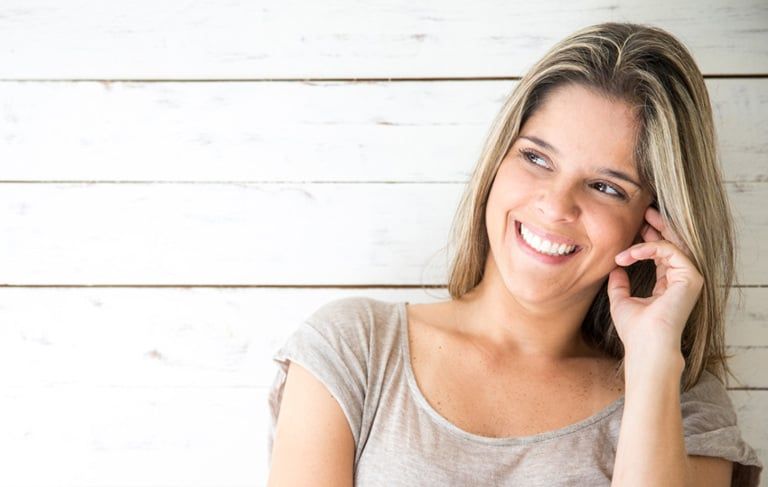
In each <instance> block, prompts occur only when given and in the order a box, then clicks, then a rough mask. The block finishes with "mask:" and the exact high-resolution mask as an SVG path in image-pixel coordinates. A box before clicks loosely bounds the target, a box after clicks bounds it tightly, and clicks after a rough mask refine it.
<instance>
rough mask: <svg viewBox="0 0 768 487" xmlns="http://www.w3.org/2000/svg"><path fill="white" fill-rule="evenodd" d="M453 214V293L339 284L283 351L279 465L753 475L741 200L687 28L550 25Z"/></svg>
mask: <svg viewBox="0 0 768 487" xmlns="http://www.w3.org/2000/svg"><path fill="white" fill-rule="evenodd" d="M453 228H454V236H455V242H456V248H455V253H454V261H453V264H452V266H451V270H450V277H449V283H448V290H449V292H450V295H451V299H450V300H448V301H444V302H438V303H432V304H410V303H389V302H385V301H379V300H374V299H370V298H346V299H340V300H336V301H333V302H331V303H328V304H326V305H325V306H323V307H321V308H320V309H319V310H317V311H316V312H315V313H314V314H313V315H312V316H311V317H310V318H309V319H308V320H306V322H305V323H304V324H303V325H302V326H301V327H299V329H298V330H297V331H296V332H295V333H294V335H292V337H291V339H290V340H289V341H288V343H286V344H285V346H284V347H283V348H282V349H281V350H280V351H278V352H277V354H275V356H274V360H275V361H276V362H277V363H278V364H279V365H280V367H279V370H278V374H277V376H276V378H275V382H274V384H273V387H272V390H271V391H270V408H271V413H272V420H273V431H272V436H270V441H269V448H270V452H271V467H270V485H275V486H277V485H297V484H299V485H304V484H306V485H310V484H311V485H334V486H338V485H353V483H354V484H355V485H561V484H568V485H571V484H576V483H580V484H582V485H607V484H609V483H612V484H613V485H665V486H666V485H670V486H671V485H711V486H726V485H731V481H733V485H758V482H759V476H760V472H761V469H762V465H761V464H760V462H759V460H758V459H757V457H756V455H755V452H754V451H753V449H752V448H751V447H750V446H749V445H748V444H746V443H745V442H744V441H743V439H742V438H741V434H740V431H739V428H738V426H737V425H736V415H735V413H734V411H733V406H732V404H731V402H730V400H729V399H728V395H727V391H726V389H725V387H724V385H723V382H722V381H723V380H724V378H725V374H726V373H727V372H728V367H727V363H726V356H725V353H724V341H723V339H724V310H725V305H726V301H727V298H728V291H729V286H730V285H731V284H732V282H733V273H734V271H733V260H734V255H733V248H734V242H733V231H732V223H731V216H730V210H729V206H728V201H727V197H726V193H725V190H724V187H723V183H722V177H721V174H720V169H719V167H718V164H717V154H716V150H715V135H714V129H713V123H712V113H711V107H710V103H709V99H708V95H707V91H706V87H705V85H704V80H703V78H702V76H701V73H700V72H699V70H698V68H697V66H696V64H695V62H694V61H693V59H692V57H691V56H690V54H689V53H688V52H687V50H686V49H685V48H684V47H683V46H682V45H681V44H680V42H679V41H677V40H676V39H675V38H674V37H672V36H671V35H669V34H668V33H666V32H664V31H662V30H659V29H656V28H651V27H645V26H640V25H635V24H615V23H608V24H601V25H597V26H593V27H590V28H586V29H583V30H581V31H579V32H576V33H575V34H573V35H571V36H569V37H568V38H566V39H565V40H563V41H561V42H560V43H559V44H557V45H556V46H554V47H553V48H552V49H551V50H550V51H549V52H548V53H547V54H546V55H545V56H544V58H543V59H542V60H541V61H539V62H538V63H537V64H536V65H535V66H533V68H531V70H530V71H529V72H528V74H526V75H525V76H524V77H523V79H522V80H521V81H520V83H519V84H518V85H517V87H516V88H515V90H514V92H513V93H512V94H511V96H510V97H509V98H508V100H507V101H506V103H505V104H504V106H503V107H502V110H501V112H500V114H499V116H498V117H497V120H496V123H495V124H494V126H493V128H492V130H491V133H490V136H489V137H488V141H487V143H486V146H485V149H484V151H483V153H482V155H481V158H480V161H479V163H478V166H477V167H476V169H475V171H474V173H473V175H472V178H471V180H470V182H469V184H468V186H467V190H466V192H465V194H464V198H463V200H462V202H461V205H460V207H459V211H458V213H457V216H456V220H455V222H454V227H453ZM278 413H279V415H278ZM681 413H682V414H681ZM273 436H274V442H273Z"/></svg>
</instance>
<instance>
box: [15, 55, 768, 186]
mask: <svg viewBox="0 0 768 487" xmlns="http://www.w3.org/2000/svg"><path fill="white" fill-rule="evenodd" d="M0 49H2V47H0ZM516 84H517V82H514V81H445V82H428V81H415V82H396V83H394V82H393V83H388V82H381V83H334V82H312V83H289V82H284V83H280V82H260V83H247V82H242V83H241V82H232V83H187V82H183V83H180V82H169V83H96V82H94V83H89V82H83V83H40V82H0V93H2V95H3V102H2V104H0V154H3V163H2V165H0V179H1V180H6V181H8V180H11V181H264V182H304V181H347V182H363V181H408V182H440V181H444V182H461V181H466V180H467V179H468V178H469V175H470V173H471V171H472V168H473V167H474V165H475V163H476V160H477V158H478V157H479V155H480V151H481V148H482V145H483V143H484V141H485V137H486V134H487V132H488V130H489V128H490V126H491V123H492V121H493V118H494V117H495V116H496V113H497V112H498V110H499V109H500V108H501V105H502V102H503V100H504V99H505V98H506V96H507V95H508V94H509V93H510V92H511V91H512V89H513V88H514V87H515V86H516ZM707 88H708V89H709V91H710V96H711V98H712V104H713V107H714V108H713V110H714V119H715V124H716V128H717V133H718V140H719V143H720V147H721V157H722V164H723V168H724V173H725V177H726V179H727V180H728V181H739V182H757V181H762V182H765V181H768V79H711V80H708V81H707ZM63 161H65V162H63Z"/></svg>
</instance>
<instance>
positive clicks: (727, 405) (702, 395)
mask: <svg viewBox="0 0 768 487" xmlns="http://www.w3.org/2000/svg"><path fill="white" fill-rule="evenodd" d="M680 402H681V404H682V405H683V407H685V406H686V405H688V406H690V407H697V406H700V405H701V404H702V403H707V404H710V405H717V406H720V407H721V408H723V409H724V410H725V411H727V410H729V409H730V410H731V411H732V410H733V405H732V403H731V399H730V396H729V394H728V389H727V388H726V386H725V384H724V383H723V382H722V381H721V380H720V379H719V378H718V377H717V376H716V375H715V374H713V373H712V372H710V371H708V370H706V369H704V370H702V372H701V375H700V376H699V380H698V381H697V382H696V384H694V385H693V387H691V388H690V389H688V390H687V391H684V392H682V393H681V395H680ZM734 415H735V413H734Z"/></svg>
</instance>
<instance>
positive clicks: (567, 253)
mask: <svg viewBox="0 0 768 487" xmlns="http://www.w3.org/2000/svg"><path fill="white" fill-rule="evenodd" d="M515 234H516V236H517V241H518V243H519V244H520V246H521V247H522V248H523V250H525V251H526V253H528V254H530V255H532V256H534V257H536V258H537V260H539V261H542V262H545V263H548V264H558V263H561V262H565V261H566V260H569V259H570V258H571V257H572V256H573V255H575V254H577V253H578V252H579V251H580V250H581V247H580V246H579V245H577V244H575V243H574V242H573V241H571V240H569V239H564V238H562V237H560V238H558V237H554V236H550V235H547V236H542V235H540V234H539V233H535V232H534V231H533V230H531V229H530V228H528V227H526V226H525V225H523V224H522V223H520V222H519V221H515Z"/></svg>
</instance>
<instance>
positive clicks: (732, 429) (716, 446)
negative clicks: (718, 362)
mask: <svg viewBox="0 0 768 487" xmlns="http://www.w3.org/2000/svg"><path fill="white" fill-rule="evenodd" d="M680 404H681V407H682V414H683V430H684V434H685V446H686V449H687V451H688V454H689V455H702V456H710V457H720V458H725V459H726V460H731V461H732V462H734V464H733V477H732V481H731V485H732V486H734V487H742V486H744V487H756V486H758V485H759V484H760V474H761V472H762V469H763V465H762V463H761V462H760V460H759V459H758V457H757V454H756V453H755V451H754V449H753V448H752V447H751V446H750V445H749V444H747V443H746V442H745V441H744V440H743V438H742V436H741V430H740V429H739V426H738V424H737V417H736V412H735V411H734V408H733V403H732V402H731V399H730V397H729V396H728V390H727V389H726V388H725V386H724V385H723V383H722V382H720V380H719V379H718V378H717V377H715V376H714V375H713V374H712V373H710V372H708V371H706V370H705V371H704V372H703V373H702V375H701V377H700V378H699V382H697V383H696V385H695V386H693V387H692V388H691V389H689V390H688V391H686V392H684V393H683V394H682V395H681V396H680Z"/></svg>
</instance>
